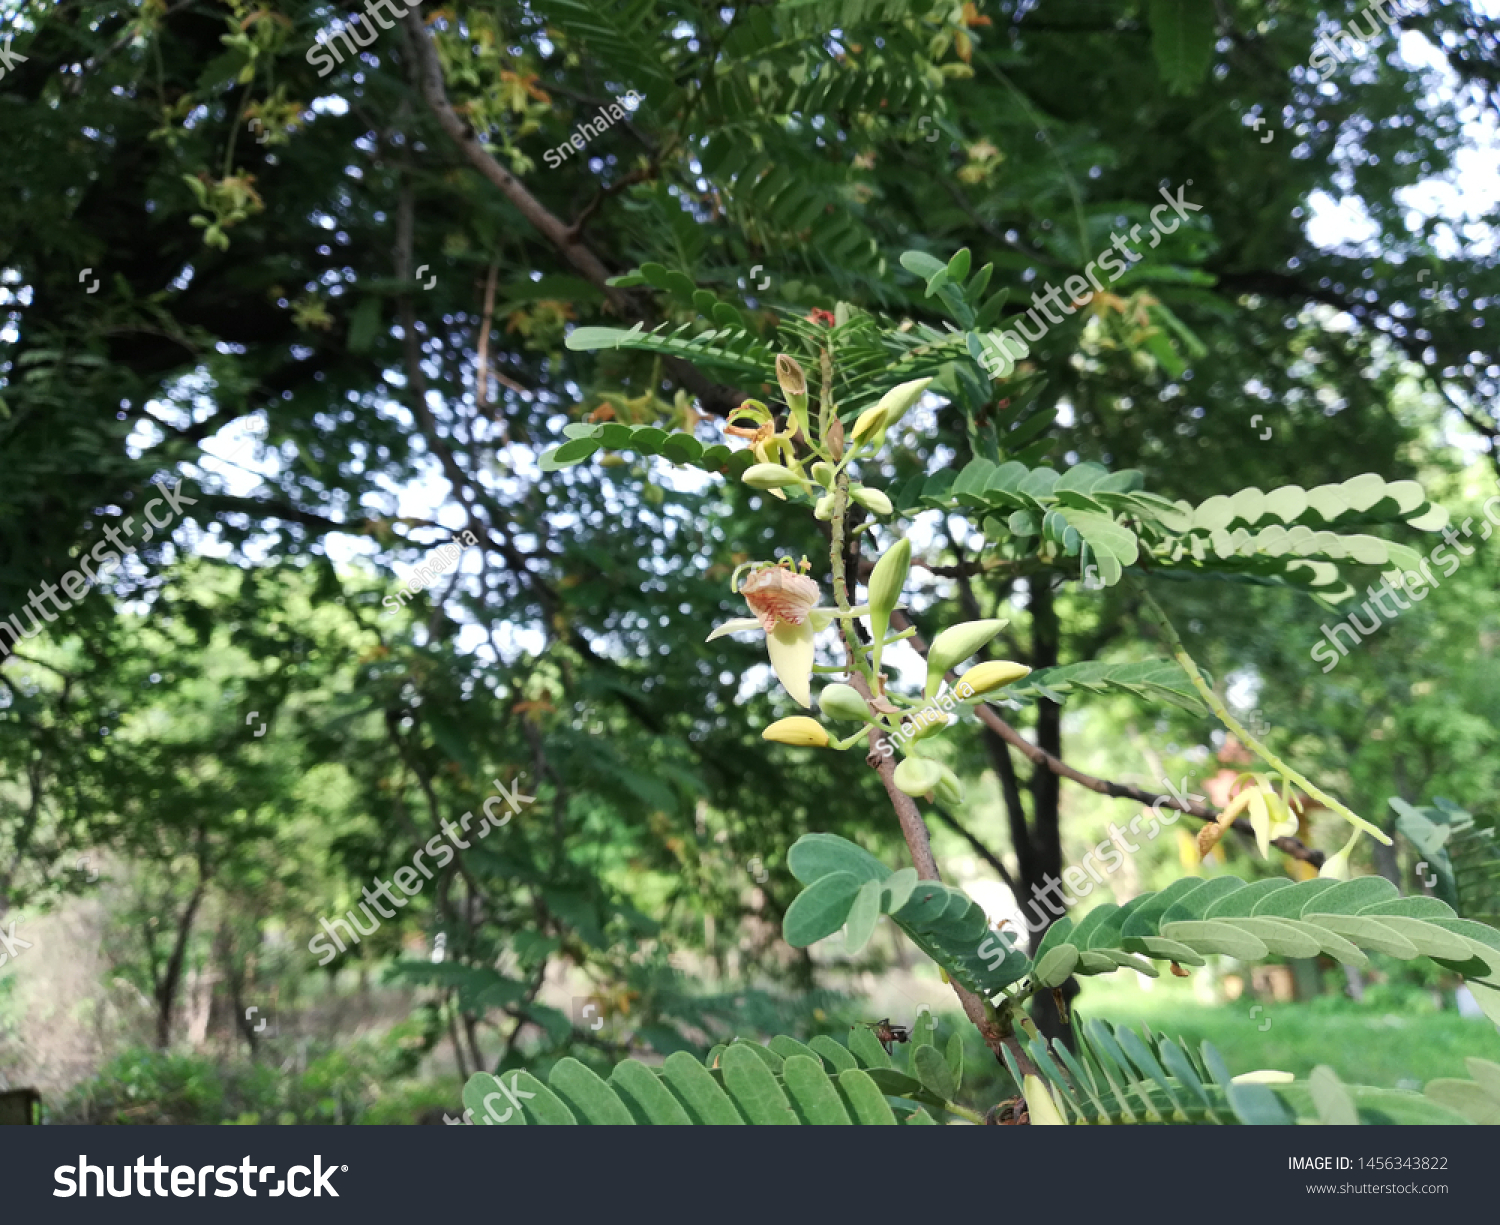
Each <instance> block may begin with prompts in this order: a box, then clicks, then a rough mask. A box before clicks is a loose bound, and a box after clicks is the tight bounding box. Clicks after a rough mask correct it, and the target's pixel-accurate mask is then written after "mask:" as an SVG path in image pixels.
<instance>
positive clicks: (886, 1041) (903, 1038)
mask: <svg viewBox="0 0 1500 1225" xmlns="http://www.w3.org/2000/svg"><path fill="white" fill-rule="evenodd" d="M860 1024H861V1025H865V1026H868V1027H869V1028H870V1029H873V1030H874V1031H875V1037H876V1038H878V1039H879V1040H880V1045H881V1046H883V1047H885V1053H886V1054H887V1055H889V1054H891V1053H892V1052H891V1045H892V1043H895V1042H910V1041H911V1030H909V1029H907V1028H906V1026H905V1025H892V1024H891V1019H890V1017H885V1018H884V1019H883V1020H879V1021H861V1022H860Z"/></svg>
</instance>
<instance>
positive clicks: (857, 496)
mask: <svg viewBox="0 0 1500 1225" xmlns="http://www.w3.org/2000/svg"><path fill="white" fill-rule="evenodd" d="M849 496H850V497H851V498H853V499H854V500H855V501H856V502H858V503H859V504H860V505H861V506H863V507H864V508H865V509H866V510H867V511H870V512H871V513H872V514H876V515H888V514H890V513H891V511H892V510H893V509H895V508H894V507H892V506H891V500H890V498H888V497H886V496H885V494H883V493H881V492H880V490H878V489H866V488H865V487H864V486H863V485H856V486H854V488H853V489H851V490H850V491H849Z"/></svg>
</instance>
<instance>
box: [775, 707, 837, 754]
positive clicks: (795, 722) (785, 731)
mask: <svg viewBox="0 0 1500 1225" xmlns="http://www.w3.org/2000/svg"><path fill="white" fill-rule="evenodd" d="M760 738H761V739H762V740H774V741H776V742H777V743H778V744H795V745H797V746H798V747H799V748H812V749H825V748H827V747H828V733H827V732H825V731H824V730H823V728H822V727H821V726H820V725H819V723H818V721H817V720H816V719H809V718H808V717H807V716H806V715H792V716H791V717H790V718H786V719H777V720H776V722H775V723H773V724H771V726H770V727H768V728H766V730H765V731H763V732H761V734H760Z"/></svg>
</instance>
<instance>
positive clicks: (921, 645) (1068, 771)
mask: <svg viewBox="0 0 1500 1225" xmlns="http://www.w3.org/2000/svg"><path fill="white" fill-rule="evenodd" d="M891 626H892V628H893V629H898V630H905V629H908V628H912V629H914V628H915V627H914V626H912V623H911V620H910V619H909V618H908V617H907V616H906V614H904V613H902V612H901V611H899V610H897V611H896V612H894V613H892V614H891ZM907 641H908V642H909V643H910V644H911V647H912V649H913V650H914V651H916V652H917V654H919V655H920V656H922V658H923V659H926V658H927V643H926V641H925V640H924V639H923V638H922V635H921V634H919V633H918V634H913V636H912V637H911V638H909V639H907ZM947 678H948V683H949V684H951V685H956V684H957V682H958V675H957V673H955V672H953V671H951V670H950V671H949V672H948V674H947ZM974 713H975V714H976V715H977V716H978V717H979V720H980V722H982V723H983V724H984V725H985V726H986V727H988V728H989V729H990V730H991V731H993V732H994V733H995V734H996V735H997V736H999V737H1000V738H1001V739H1002V740H1004V741H1005V742H1006V744H1008V745H1010V746H1011V747H1012V748H1014V749H1016V750H1017V751H1018V752H1019V753H1020V754H1021V755H1022V756H1023V757H1025V758H1026V759H1027V760H1028V761H1030V762H1031V763H1032V764H1033V765H1036V766H1040V767H1041V768H1043V769H1045V770H1050V771H1051V772H1052V773H1053V774H1056V775H1058V776H1059V777H1060V778H1065V779H1067V780H1068V781H1069V782H1073V783H1077V784H1078V785H1079V786H1080V787H1086V788H1088V789H1089V790H1090V791H1094V792H1097V793H1098V794H1100V795H1107V796H1110V797H1111V798H1113V799H1117V800H1134V801H1135V802H1136V803H1138V804H1142V805H1145V806H1146V807H1148V808H1150V807H1155V806H1156V805H1158V804H1160V805H1161V806H1162V807H1163V808H1175V809H1177V810H1178V811H1179V812H1182V813H1186V814H1187V815H1188V816H1190V817H1197V818H1198V819H1199V820H1201V821H1214V820H1217V819H1218V816H1219V810H1218V809H1217V808H1215V807H1214V806H1213V805H1212V804H1205V803H1203V802H1202V801H1200V800H1192V799H1180V800H1179V799H1176V798H1174V797H1172V796H1165V795H1153V794H1152V793H1151V792H1149V791H1145V790H1143V789H1142V788H1140V787H1137V786H1134V785H1133V784H1131V783H1116V782H1112V781H1110V780H1109V779H1104V778H1096V777H1095V776H1094V775H1092V774H1085V773H1084V772H1083V771H1082V770H1078V769H1075V768H1074V767H1073V766H1070V765H1068V764H1067V762H1065V761H1063V760H1062V759H1061V758H1058V757H1054V756H1053V755H1052V754H1051V753H1049V752H1047V751H1046V750H1045V749H1043V748H1040V747H1038V746H1037V745H1034V744H1032V743H1031V741H1029V740H1027V739H1026V737H1025V736H1023V735H1022V734H1021V733H1020V732H1019V731H1017V730H1016V729H1015V728H1014V727H1012V726H1011V725H1010V724H1009V723H1007V722H1006V721H1005V720H1004V719H1002V718H1001V717H1000V715H999V714H998V712H996V710H995V709H994V707H992V706H988V705H981V706H977V707H975V708H974ZM1309 794H1311V793H1309ZM1231 828H1233V829H1234V830H1236V831H1237V832H1239V833H1240V834H1242V835H1243V836H1245V837H1247V838H1252V839H1253V838H1254V837H1255V831H1254V830H1252V829H1251V828H1250V823H1249V822H1248V821H1246V820H1245V819H1244V818H1243V817H1241V818H1239V819H1238V820H1236V821H1235V823H1234V825H1233V826H1232V827H1231ZM1271 844H1272V845H1273V846H1274V847H1276V849H1277V850H1279V851H1281V852H1282V853H1284V854H1286V855H1289V856H1290V857H1291V858H1293V859H1299V860H1301V861H1302V862H1304V863H1310V864H1312V865H1313V866H1314V867H1322V866H1323V861H1324V858H1325V856H1324V854H1323V852H1322V851H1319V850H1314V849H1313V848H1311V847H1308V846H1306V845H1304V844H1303V842H1302V841H1301V840H1300V839H1298V838H1292V837H1281V838H1273V839H1272V840H1271Z"/></svg>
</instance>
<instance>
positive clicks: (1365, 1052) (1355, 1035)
mask: <svg viewBox="0 0 1500 1225" xmlns="http://www.w3.org/2000/svg"><path fill="white" fill-rule="evenodd" d="M1083 984H1084V988H1083V994H1082V995H1080V996H1079V997H1078V999H1077V1000H1075V1001H1074V1007H1075V1011H1077V1012H1078V1014H1079V1015H1080V1016H1084V1017H1098V1018H1099V1019H1101V1020H1104V1021H1108V1022H1110V1023H1111V1024H1114V1025H1127V1026H1130V1027H1131V1028H1133V1029H1135V1030H1136V1031H1137V1032H1139V1031H1140V1028H1141V1026H1142V1025H1149V1026H1150V1027H1151V1030H1152V1032H1153V1033H1157V1034H1161V1035H1163V1036H1165V1037H1168V1038H1174V1039H1182V1040H1185V1041H1187V1042H1188V1043H1189V1044H1191V1045H1193V1046H1195V1047H1196V1046H1197V1044H1199V1043H1201V1042H1203V1041H1204V1040H1205V1039H1206V1040H1207V1041H1209V1042H1212V1043H1213V1044H1214V1045H1215V1046H1216V1047H1218V1048H1219V1052H1220V1053H1221V1054H1222V1055H1223V1056H1224V1060H1225V1062H1226V1063H1227V1064H1228V1065H1229V1069H1230V1071H1231V1072H1234V1073H1236V1074H1238V1073H1241V1072H1253V1071H1255V1070H1256V1069H1259V1068H1276V1069H1278V1070H1279V1071H1283V1072H1291V1073H1293V1074H1294V1075H1295V1076H1297V1077H1298V1078H1299V1079H1301V1078H1305V1077H1306V1076H1307V1075H1308V1074H1309V1073H1310V1072H1311V1071H1312V1070H1313V1068H1315V1067H1317V1065H1318V1064H1320V1063H1326V1064H1329V1065H1330V1066H1331V1067H1332V1068H1333V1069H1334V1071H1335V1072H1337V1073H1338V1074H1339V1077H1340V1078H1341V1079H1343V1080H1344V1081H1347V1082H1350V1083H1354V1084H1362V1085H1373V1086H1376V1087H1377V1088H1386V1089H1398V1088H1400V1089H1420V1088H1422V1087H1423V1086H1424V1085H1426V1083H1427V1082H1428V1081H1430V1080H1435V1079H1436V1078H1438V1077H1440V1076H1458V1077H1462V1078H1463V1079H1465V1080H1468V1079H1471V1077H1470V1075H1469V1071H1468V1069H1467V1068H1466V1067H1465V1066H1464V1057H1465V1056H1467V1055H1478V1056H1480V1057H1481V1058H1484V1059H1490V1060H1493V1061H1495V1062H1497V1063H1500V1033H1497V1032H1496V1029H1495V1026H1494V1025H1492V1024H1490V1023H1489V1022H1488V1021H1484V1020H1469V1019H1466V1018H1464V1017H1460V1016H1459V1015H1458V1013H1457V1012H1456V1011H1454V1010H1453V1009H1452V1008H1451V1007H1450V1008H1448V1009H1447V1010H1445V1011H1438V1010H1436V1008H1435V1007H1434V1005H1433V1004H1432V1003H1431V1002H1430V1000H1429V999H1428V998H1427V997H1426V996H1425V995H1423V994H1421V993H1411V994H1410V995H1408V997H1407V998H1406V999H1404V1000H1403V1001H1402V1002H1401V1003H1399V1004H1391V1003H1389V1002H1380V1001H1378V999H1377V1000H1375V1001H1374V1002H1369V1003H1365V1004H1355V1003H1353V1002H1352V1001H1350V1000H1348V999H1346V998H1344V997H1342V996H1334V995H1325V996H1321V997H1319V998H1318V999H1316V1000H1313V1001H1310V1002H1307V1003H1298V1004H1265V1005H1261V1010H1260V1011H1259V1012H1257V1013H1256V1014H1255V1016H1254V1017H1252V1016H1251V1015H1250V1010H1251V1008H1253V1007H1255V1006H1256V1001H1255V1000H1253V999H1244V1000H1240V1001H1237V1002H1235V1003H1232V1004H1228V1003H1226V1004H1205V1003H1202V1002H1201V1001H1199V1000H1198V999H1197V998H1196V997H1195V996H1194V994H1193V982H1192V981H1191V980H1187V979H1183V980H1179V979H1173V978H1169V977H1167V976H1166V975H1163V976H1162V977H1161V978H1159V979H1156V980H1155V981H1154V982H1153V983H1152V989H1151V990H1150V991H1142V990H1141V988H1140V987H1139V986H1138V985H1137V984H1136V976H1135V975H1133V974H1129V975H1127V974H1124V973H1121V974H1115V975H1099V976H1098V977H1091V978H1086V979H1084V980H1083ZM1376 994H1377V993H1372V996H1373V995H1376ZM1450 999H1451V997H1450ZM945 1012H946V1010H945ZM1267 1021H1270V1025H1269V1026H1267V1027H1266V1028H1265V1029H1261V1026H1263V1025H1265V1024H1266V1022H1267ZM954 1027H956V1028H957V1030H958V1032H960V1033H962V1034H964V1035H965V1037H964V1088H963V1095H962V1096H963V1100H965V1101H966V1102H969V1103H977V1104H979V1106H980V1108H981V1109H983V1108H985V1107H987V1106H989V1105H992V1104H994V1103H995V1102H997V1101H999V1100H1000V1099H1001V1098H1004V1097H1007V1096H1010V1094H1012V1093H1013V1092H1014V1090H1013V1089H1012V1088H1011V1086H1010V1081H1009V1077H1007V1076H1006V1075H1005V1073H1004V1072H1003V1071H1002V1070H1001V1069H1000V1068H999V1067H998V1066H997V1065H996V1064H995V1062H994V1060H993V1059H992V1058H991V1056H990V1053H989V1051H988V1050H986V1049H985V1047H984V1044H983V1042H982V1041H981V1040H980V1038H979V1035H978V1032H977V1031H976V1030H975V1029H974V1028H973V1026H971V1025H969V1024H968V1022H967V1021H965V1020H964V1018H963V1017H962V1015H961V1014H957V1013H951V1014H949V1015H945V1016H944V1018H943V1022H942V1024H941V1026H940V1028H939V1035H938V1036H939V1039H940V1041H942V1040H946V1037H947V1034H949V1033H951V1032H953V1028H954Z"/></svg>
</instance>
